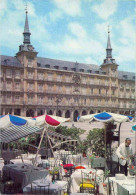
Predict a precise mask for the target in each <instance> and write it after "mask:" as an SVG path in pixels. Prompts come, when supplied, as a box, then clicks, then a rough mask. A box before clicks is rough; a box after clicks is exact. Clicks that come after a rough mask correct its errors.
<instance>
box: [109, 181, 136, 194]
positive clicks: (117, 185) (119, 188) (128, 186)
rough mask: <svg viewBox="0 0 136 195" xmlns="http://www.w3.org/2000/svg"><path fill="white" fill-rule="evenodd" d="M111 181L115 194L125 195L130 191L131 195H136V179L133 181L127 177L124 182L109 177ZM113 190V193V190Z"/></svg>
mask: <svg viewBox="0 0 136 195" xmlns="http://www.w3.org/2000/svg"><path fill="white" fill-rule="evenodd" d="M109 181H110V182H113V186H112V187H113V188H114V193H115V194H119V195H125V193H126V191H128V192H129V194H130V195H132V194H134V195H135V188H136V186H135V177H132V178H131V179H130V178H129V177H125V179H124V180H116V179H115V177H109ZM123 189H124V190H123ZM111 190H112V191H113V189H111Z"/></svg>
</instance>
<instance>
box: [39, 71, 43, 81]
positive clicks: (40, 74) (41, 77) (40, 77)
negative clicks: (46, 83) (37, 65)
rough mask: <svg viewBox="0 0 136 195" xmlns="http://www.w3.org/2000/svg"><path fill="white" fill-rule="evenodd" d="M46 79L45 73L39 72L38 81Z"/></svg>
mask: <svg viewBox="0 0 136 195" xmlns="http://www.w3.org/2000/svg"><path fill="white" fill-rule="evenodd" d="M43 78H44V73H43V72H38V79H41V80H42V79H43Z"/></svg>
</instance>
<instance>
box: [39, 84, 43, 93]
mask: <svg viewBox="0 0 136 195" xmlns="http://www.w3.org/2000/svg"><path fill="white" fill-rule="evenodd" d="M38 91H41V92H42V91H43V84H38Z"/></svg>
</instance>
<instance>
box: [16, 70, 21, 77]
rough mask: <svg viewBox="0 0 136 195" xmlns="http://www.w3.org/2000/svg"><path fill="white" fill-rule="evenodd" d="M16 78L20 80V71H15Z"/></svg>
mask: <svg viewBox="0 0 136 195" xmlns="http://www.w3.org/2000/svg"><path fill="white" fill-rule="evenodd" d="M15 77H16V78H19V77H20V70H16V71H15Z"/></svg>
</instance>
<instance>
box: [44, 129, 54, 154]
mask: <svg viewBox="0 0 136 195" xmlns="http://www.w3.org/2000/svg"><path fill="white" fill-rule="evenodd" d="M47 130H48V128H47V129H46V136H47V140H48V142H49V145H50V149H51V152H52V155H53V157H54V154H53V149H52V145H51V142H50V139H49V136H48V132H47Z"/></svg>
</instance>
